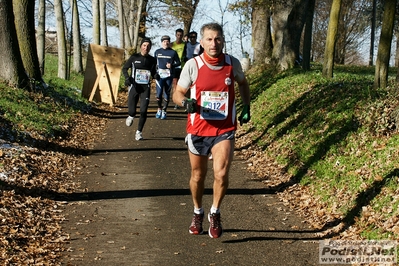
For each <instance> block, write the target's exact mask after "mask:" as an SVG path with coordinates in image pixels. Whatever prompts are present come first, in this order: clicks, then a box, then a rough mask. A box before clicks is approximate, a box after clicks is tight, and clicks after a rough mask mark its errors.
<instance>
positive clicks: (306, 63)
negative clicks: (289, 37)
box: [302, 0, 316, 70]
mask: <svg viewBox="0 0 399 266" xmlns="http://www.w3.org/2000/svg"><path fill="white" fill-rule="evenodd" d="M315 4H316V1H315V0H309V8H308V9H307V13H306V22H305V33H304V37H303V47H302V51H303V52H302V60H303V61H302V68H303V69H304V70H310V57H311V48H312V31H313V16H314V7H315Z"/></svg>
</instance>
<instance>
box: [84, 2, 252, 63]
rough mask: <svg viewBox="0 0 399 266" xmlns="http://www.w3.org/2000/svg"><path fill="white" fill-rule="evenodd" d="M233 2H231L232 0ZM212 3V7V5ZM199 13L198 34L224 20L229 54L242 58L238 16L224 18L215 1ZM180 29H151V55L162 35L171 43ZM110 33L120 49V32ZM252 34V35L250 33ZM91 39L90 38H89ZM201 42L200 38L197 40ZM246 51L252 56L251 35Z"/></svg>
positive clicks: (194, 27) (203, 5) (201, 7)
mask: <svg viewBox="0 0 399 266" xmlns="http://www.w3.org/2000/svg"><path fill="white" fill-rule="evenodd" d="M220 1H221V2H220V3H221V6H223V7H225V6H226V3H227V1H229V0H220ZM230 2H231V0H230ZM210 3H212V6H211V5H210ZM197 10H198V12H197V13H196V17H197V18H196V19H194V21H193V24H192V29H191V30H194V31H196V32H198V35H199V31H200V28H201V26H202V24H203V23H207V22H212V21H215V22H218V23H221V22H222V20H223V21H224V23H223V24H224V31H225V36H226V42H227V53H229V54H231V55H233V56H235V57H237V58H241V56H242V53H241V49H240V43H239V35H238V34H237V32H236V29H237V28H238V26H237V25H238V23H239V22H238V19H237V16H234V15H233V14H231V13H228V12H226V13H225V14H224V16H222V13H221V11H219V10H218V5H217V4H215V1H214V0H213V1H212V0H200V2H199V6H198V9H197ZM178 28H183V24H179V23H177V24H174V25H170V26H166V27H162V28H159V27H153V28H149V29H148V31H147V37H149V38H151V39H152V40H153V47H152V49H151V51H150V54H153V53H154V51H155V50H156V49H158V48H160V37H161V36H162V35H169V36H170V37H171V41H174V40H175V30H176V29H178ZM107 31H108V32H107V33H108V44H109V45H110V46H115V47H119V45H120V44H119V30H118V29H117V28H114V27H109V28H108V29H107ZM82 33H83V34H84V35H85V36H87V37H89V36H91V34H92V33H91V29H89V28H82ZM249 34H250V33H249ZM89 38H90V37H89ZM197 40H198V41H199V38H198V39H197ZM243 46H244V49H245V51H247V52H248V54H250V55H252V54H253V51H252V47H251V39H250V35H249V36H247V37H246V38H245V39H244V44H243Z"/></svg>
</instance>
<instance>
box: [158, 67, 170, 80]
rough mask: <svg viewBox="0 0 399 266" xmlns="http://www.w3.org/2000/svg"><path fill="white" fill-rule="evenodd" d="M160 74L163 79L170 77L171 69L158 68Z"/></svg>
mask: <svg viewBox="0 0 399 266" xmlns="http://www.w3.org/2000/svg"><path fill="white" fill-rule="evenodd" d="M158 74H159V76H160V77H161V79H164V78H168V77H170V69H158Z"/></svg>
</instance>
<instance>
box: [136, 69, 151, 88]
mask: <svg viewBox="0 0 399 266" xmlns="http://www.w3.org/2000/svg"><path fill="white" fill-rule="evenodd" d="M150 76H151V72H150V71H149V70H146V69H136V74H135V76H134V81H136V83H137V84H148V83H150Z"/></svg>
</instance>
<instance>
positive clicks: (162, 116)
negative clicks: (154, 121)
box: [161, 111, 166, 119]
mask: <svg viewBox="0 0 399 266" xmlns="http://www.w3.org/2000/svg"><path fill="white" fill-rule="evenodd" d="M161 119H166V111H162V114H161Z"/></svg>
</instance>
